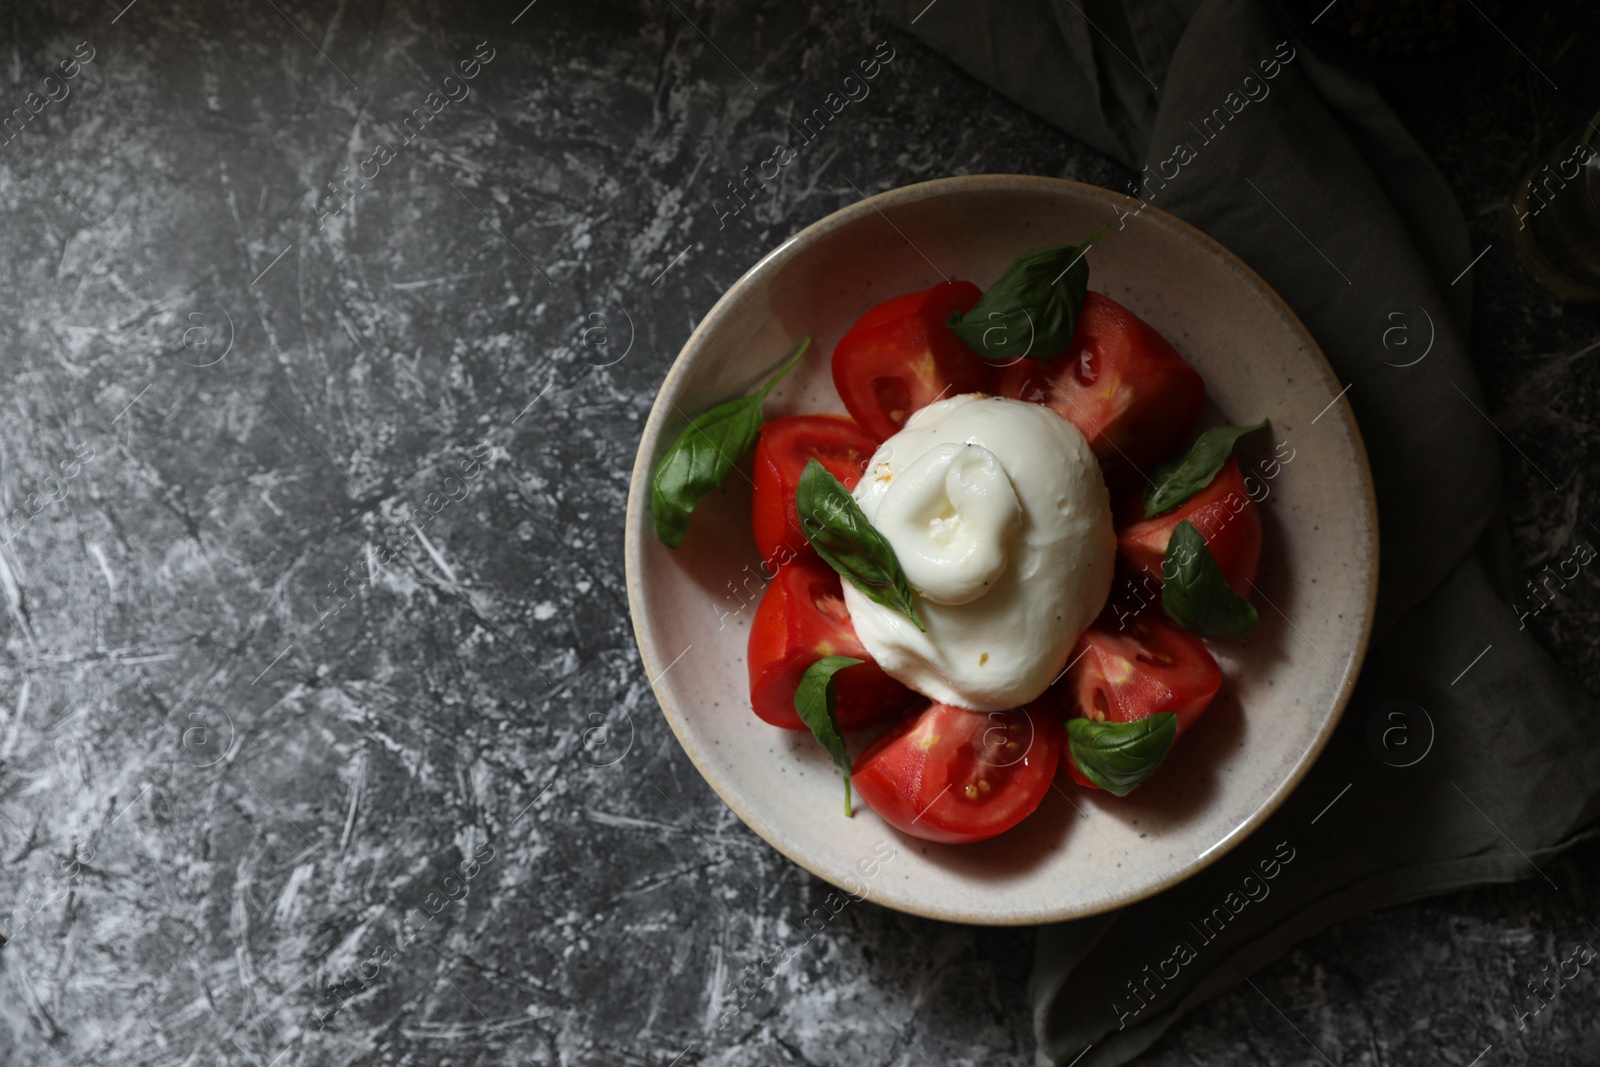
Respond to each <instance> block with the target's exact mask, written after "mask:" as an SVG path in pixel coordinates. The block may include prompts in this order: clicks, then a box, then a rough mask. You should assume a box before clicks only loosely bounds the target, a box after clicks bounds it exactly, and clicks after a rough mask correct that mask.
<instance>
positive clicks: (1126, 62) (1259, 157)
mask: <svg viewBox="0 0 1600 1067" xmlns="http://www.w3.org/2000/svg"><path fill="white" fill-rule="evenodd" d="M883 6H884V7H885V9H886V10H887V13H888V14H889V15H890V17H891V19H892V20H894V21H895V22H897V23H898V24H899V25H901V26H903V27H907V28H909V29H910V30H911V32H913V33H914V34H916V35H918V36H919V37H921V38H922V39H923V40H924V41H925V42H926V43H928V44H929V45H930V46H932V47H933V48H935V49H936V50H938V51H940V52H942V53H944V54H945V55H947V56H949V57H950V58H951V59H952V60H954V61H955V62H956V63H957V64H959V65H960V66H962V67H963V68H965V69H966V70H967V71H969V72H970V73H972V74H973V75H974V76H976V77H978V78H980V79H982V80H983V81H985V82H987V83H989V84H990V85H993V86H994V87H995V88H996V89H998V90H999V91H1000V92H1002V93H1004V94H1005V95H1007V96H1009V97H1011V98H1012V99H1013V100H1016V101H1017V102H1018V103H1020V104H1022V105H1023V106H1025V107H1027V108H1029V109H1031V110H1033V111H1034V112H1036V113H1038V114H1039V115H1041V116H1042V117H1044V118H1045V119H1047V120H1049V121H1050V122H1052V123H1054V124H1056V125H1057V126H1059V127H1061V128H1062V129H1063V130H1066V131H1067V132H1069V133H1071V134H1072V135H1073V136H1075V137H1078V138H1080V139H1081V140H1083V141H1085V142H1087V143H1089V144H1090V145H1093V146H1094V147H1096V148H1098V149H1100V150H1101V151H1104V152H1106V153H1108V154H1110V155H1112V156H1114V157H1115V158H1117V159H1118V160H1120V161H1122V162H1123V163H1125V164H1127V165H1128V166H1129V167H1130V168H1132V169H1133V170H1134V171H1136V172H1137V173H1138V176H1139V179H1140V180H1139V183H1138V184H1137V185H1135V186H1134V187H1133V190H1132V191H1136V192H1137V193H1138V195H1140V196H1141V197H1143V198H1145V199H1147V200H1148V201H1149V202H1150V203H1152V204H1154V205H1155V206H1157V207H1160V208H1162V209H1164V210H1166V211H1169V212H1171V213H1173V214H1175V215H1177V216H1179V217H1181V218H1183V219H1185V220H1187V221H1188V222H1190V223H1192V224H1194V225H1195V226H1198V227H1199V228H1201V229H1203V230H1205V231H1206V232H1207V233H1209V234H1211V235H1212V236H1213V237H1215V238H1217V239H1218V240H1219V241H1221V242H1222V243H1223V244H1224V245H1226V246H1228V247H1229V248H1230V249H1232V250H1233V251H1234V252H1235V253H1236V254H1237V255H1239V256H1240V257H1241V258H1243V259H1244V261H1245V262H1247V263H1248V264H1250V266H1251V267H1253V268H1254V269H1255V270H1256V271H1257V272H1258V273H1260V274H1261V276H1262V277H1263V278H1265V279H1266V281H1267V282H1268V284H1270V285H1271V286H1272V287H1273V288H1274V289H1276V290H1277V291H1278V292H1279V293H1280V294H1281V295H1282V296H1283V297H1284V298H1285V299H1286V300H1287V301H1288V302H1289V304H1290V305H1291V306H1292V307H1293V308H1294V310H1295V311H1296V312H1297V313H1298V314H1299V316H1300V318H1301V319H1302V320H1303V321H1304V322H1305V323H1306V325H1307V326H1308V327H1309V328H1310V330H1311V332H1312V334H1313V335H1315V337H1316V338H1317V340H1318V343H1319V344H1320V345H1321V346H1322V348H1323V351H1324V352H1325V353H1326V354H1327V356H1328V359H1329V360H1330V361H1331V363H1332V364H1333V367H1334V369H1335V371H1336V372H1337V373H1338V375H1339V377H1340V379H1341V380H1342V381H1344V382H1348V383H1349V384H1350V390H1349V392H1348V394H1347V397H1348V400H1349V403H1350V404H1351V406H1352V407H1353V409H1354V410H1355V413H1356V417H1357V420H1358V422H1359V423H1360V426H1361V431H1362V435H1363V437H1364V438H1365V441H1366V445H1367V449H1368V452H1369V455H1370V459H1371V463H1372V470H1373V478H1374V481H1375V483H1376V487H1377V496H1378V509H1379V526H1380V529H1381V531H1382V533H1381V564H1382V565H1381V574H1382V577H1381V584H1380V593H1379V607H1378V619H1377V623H1376V628H1375V640H1374V643H1373V645H1372V648H1371V650H1370V652H1369V654H1368V657H1367V662H1366V664H1365V666H1364V668H1363V670H1362V674H1361V679H1360V682H1359V684H1358V686H1357V689H1356V692H1355V696H1354V698H1353V700H1352V701H1351V704H1350V706H1349V708H1348V710H1347V711H1346V714H1345V717H1344V721H1343V722H1342V723H1341V725H1340V727H1339V728H1338V730H1337V732H1336V734H1335V737H1334V739H1333V741H1332V742H1331V743H1330V744H1329V746H1328V748H1327V749H1326V750H1325V751H1324V753H1323V754H1322V756H1321V757H1320V758H1319V760H1318V762H1317V764H1316V765H1315V767H1314V768H1313V769H1312V771H1311V773H1310V774H1309V775H1308V776H1307V777H1306V779H1305V780H1304V782H1303V783H1302V784H1301V785H1300V787H1299V788H1298V789H1297V790H1296V791H1295V793H1294V794H1293V795H1292V796H1291V797H1290V798H1289V800H1288V801H1287V802H1286V803H1285V804H1284V805H1283V807H1282V808H1281V809H1280V810H1279V811H1278V812H1276V813H1275V814H1274V815H1273V816H1272V817H1271V819H1269V820H1268V821H1267V822H1266V823H1265V824H1264V825H1263V826H1262V827H1261V828H1260V829H1259V830H1257V831H1256V833H1254V834H1253V835H1251V837H1250V838H1248V839H1246V840H1245V841H1243V842H1241V843H1239V844H1238V845H1237V846H1236V847H1234V848H1233V849H1232V851H1230V852H1229V853H1228V854H1227V855H1226V856H1224V857H1223V858H1222V859H1220V860H1218V861H1217V862H1216V863H1215V864H1213V865H1212V866H1211V867H1209V868H1207V869H1206V870H1205V871H1203V872H1202V873H1200V874H1198V875H1196V876H1195V877H1193V878H1191V879H1189V880H1188V881H1186V882H1184V883H1183V884H1181V885H1179V886H1176V887H1174V888H1173V889H1170V890H1168V891H1166V892H1164V893H1161V894H1159V895H1158V896H1155V897H1153V898H1151V899H1149V900H1146V901H1143V902H1141V903H1139V904H1135V905H1132V906H1130V907H1128V908H1125V909H1123V910H1121V911H1119V912H1116V913H1112V914H1109V915H1104V916H1098V917H1096V918H1093V919H1088V920H1082V921H1079V922H1071V923H1063V924H1059V925H1055V926H1048V927H1043V928H1041V929H1040V931H1039V938H1038V953H1037V960H1036V964H1035V971H1034V976H1033V982H1032V992H1033V999H1034V1022H1035V1029H1036V1032H1037V1037H1038V1049H1039V1051H1038V1058H1039V1062H1040V1063H1042V1064H1051V1063H1058V1064H1059V1063H1069V1062H1073V1061H1074V1060H1075V1059H1076V1058H1077V1057H1079V1056H1080V1055H1081V1056H1082V1057H1083V1058H1082V1059H1081V1060H1077V1062H1078V1063H1079V1067H1105V1065H1114V1064H1121V1063H1125V1062H1127V1061H1128V1060H1129V1059H1131V1058H1132V1057H1134V1056H1135V1055H1137V1054H1138V1053H1139V1052H1140V1051H1142V1050H1143V1049H1145V1048H1147V1047H1149V1045H1150V1044H1151V1043H1152V1042H1153V1041H1155V1040H1156V1038H1157V1037H1158V1036H1159V1035H1160V1034H1161V1033H1162V1032H1164V1031H1165V1030H1166V1029H1167V1028H1168V1027H1169V1026H1171V1025H1172V1023H1173V1022H1174V1020H1176V1019H1177V1018H1178V1017H1179V1016H1181V1015H1182V1014H1183V1013H1184V1012H1186V1011H1188V1010H1189V1009H1191V1008H1193V1007H1194V1006H1196V1005H1197V1004H1200V1003H1202V1002H1204V1001H1205V1000H1206V999H1207V998H1209V997H1212V996H1214V995H1216V994H1217V993H1219V992H1222V991H1223V990H1226V989H1228V988H1229V987H1230V986H1233V985H1235V984H1237V983H1238V982H1240V981H1241V980H1243V979H1245V978H1247V977H1248V976H1249V975H1250V974H1251V973H1252V972H1254V971H1255V970H1257V969H1259V968H1261V967H1262V966H1264V965H1265V964H1267V963H1268V962H1270V961H1271V960H1273V959H1275V958H1277V957H1278V956H1281V955H1282V954H1283V953H1284V952H1286V951H1287V950H1288V949H1289V948H1290V946H1292V945H1293V944H1294V943H1295V942H1296V941H1297V940H1299V939H1301V938H1304V937H1307V936H1309V935H1311V934H1313V933H1316V932H1317V931H1319V930H1322V929H1324V928H1326V927H1327V926H1329V925H1330V924H1332V923H1334V922H1337V921H1338V920H1340V919H1342V918H1344V917H1346V916H1350V915H1355V914H1358V913H1360V912H1363V911H1367V910H1369V909H1372V908H1377V907H1382V906H1385V905H1389V904H1395V903H1399V902H1402V901H1407V900H1414V899H1417V898H1419V897H1423V896H1427V895H1430V894H1434V893H1440V892H1444V891H1446V890H1450V889H1454V888H1458V887H1462V886H1467V885H1472V884H1474V883H1482V882H1502V881H1511V880H1514V879H1519V878H1526V877H1534V878H1539V877H1541V874H1540V873H1539V866H1540V864H1541V861H1542V860H1543V859H1545V858H1547V857H1549V856H1550V855H1552V854H1553V853H1555V852H1556V851H1559V850H1560V849H1562V848H1564V847H1566V846H1568V845H1570V844H1572V843H1573V842H1574V841H1576V840H1578V839H1579V838H1580V837H1581V836H1583V835H1584V833H1585V828H1586V827H1587V826H1588V825H1589V824H1591V823H1593V822H1594V821H1595V820H1596V818H1597V817H1600V715H1597V714H1596V711H1597V709H1596V706H1595V704H1594V702H1593V701H1591V700H1590V699H1589V698H1588V697H1586V696H1585V694H1584V693H1583V692H1581V691H1580V690H1579V689H1578V688H1577V687H1575V686H1574V685H1573V684H1572V683H1571V682H1570V681H1569V680H1568V679H1567V678H1566V677H1565V676H1564V675H1563V673H1562V672H1561V671H1560V669H1559V668H1558V667H1557V665H1556V664H1555V663H1554V662H1553V661H1552V660H1551V659H1550V658H1549V656H1548V655H1546V654H1545V652H1544V651H1543V650H1542V649H1541V648H1540V647H1539V646H1538V645H1537V643H1536V642H1535V641H1534V640H1533V639H1532V638H1531V636H1530V633H1529V631H1527V630H1526V629H1523V622H1522V620H1521V619H1520V618H1519V615H1518V613H1517V611H1516V609H1514V608H1513V607H1512V606H1511V600H1512V589H1511V584H1512V583H1511V576H1512V574H1513V569H1514V566H1513V562H1512V559H1511V554H1510V552H1509V546H1508V544H1507V543H1506V539H1505V537H1504V534H1503V527H1502V524H1501V523H1499V522H1498V521H1496V510H1497V507H1498V499H1499V477H1498V470H1499V463H1500V460H1499V455H1498V452H1497V442H1496V439H1495V430H1494V428H1493V426H1492V425H1491V424H1490V422H1489V421H1488V417H1487V415H1485V414H1484V409H1485V405H1484V403H1483V401H1482V399H1481V396H1480V393H1479V390H1478V386H1477V383H1476V380H1475V376H1474V374H1473V370H1472V365H1471V361H1470V358H1469V355H1468V351H1469V350H1468V327H1469V322H1470V319H1469V313H1468V288H1467V287H1468V286H1469V285H1470V277H1469V278H1468V279H1463V280H1462V281H1461V282H1460V283H1459V284H1456V285H1454V286H1452V285H1450V284H1448V283H1449V281H1450V279H1452V278H1454V277H1456V275H1457V274H1458V273H1459V272H1460V271H1461V270H1462V268H1463V267H1464V266H1466V264H1467V263H1468V262H1469V261H1470V260H1471V252H1470V250H1469V248H1468V246H1467V241H1466V228H1465V225H1464V223H1463V221H1462V218H1461V213H1460V209H1459V207H1458V206H1457V204H1456V201H1455V198H1454V197H1453V196H1452V194H1451V192H1450V189H1449V187H1448V186H1447V185H1446V184H1445V182H1444V179H1443V177H1442V175H1440V173H1439V172H1438V170H1437V169H1436V168H1435V167H1434V166H1433V164H1432V163H1431V161H1430V160H1429V159H1428V158H1427V157H1426V155H1424V153H1423V152H1422V151H1421V149H1420V148H1419V147H1418V146H1417V145H1416V143H1415V142H1414V141H1413V140H1412V138H1411V137H1410V136H1409V135H1408V134H1407V133H1406V131H1405V129H1404V127H1403V126H1402V125H1401V123H1400V122H1399V120H1398V119H1397V118H1396V117H1395V115H1394V114H1393V112H1392V111H1391V110H1390V109H1389V108H1388V106H1387V105H1386V104H1385V103H1384V102H1383V100H1382V98H1381V97H1380V96H1379V94H1378V93H1377V92H1376V90H1375V89H1373V87H1372V86H1370V85H1369V84H1366V83H1364V82H1362V81H1360V80H1358V79H1355V78H1353V77H1351V76H1350V75H1348V74H1346V73H1344V72H1342V71H1340V70H1338V69H1336V68H1333V67H1331V66H1329V65H1327V64H1325V63H1321V62H1319V61H1318V60H1317V59H1316V58H1315V57H1313V56H1311V55H1310V54H1309V53H1307V52H1305V51H1304V50H1296V48H1295V46H1294V45H1293V43H1292V42H1291V41H1289V40H1288V35H1287V34H1286V33H1285V32H1284V31H1283V30H1282V29H1280V28H1279V27H1278V26H1276V25H1275V23H1274V20H1273V18H1272V17H1271V15H1270V14H1269V12H1267V11H1266V10H1265V9H1264V7H1263V6H1262V4H1261V2H1260V0H1128V3H1127V4H1126V5H1123V4H1119V3H1116V2H1114V0H1081V2H1074V0H1007V2H1006V3H1004V4H998V3H997V4H979V3H971V2H962V0H943V2H936V3H934V4H933V5H931V6H930V5H928V3H927V0H904V2H902V0H884V4H883ZM1146 167H1148V168H1150V169H1149V170H1146V169H1145V168H1146ZM1174 171H1176V175H1175V176H1174ZM1151 174H1156V175H1158V176H1161V175H1165V176H1166V177H1164V178H1163V180H1162V181H1160V182H1157V181H1154V180H1151V181H1148V182H1146V181H1145V180H1144V179H1145V178H1146V177H1147V176H1148V175H1151ZM1137 208H1138V203H1137V202H1136V201H1135V200H1133V199H1132V198H1131V196H1130V200H1129V210H1136V209H1137ZM1068 236H1070V235H1068ZM1418 308H1420V309H1423V310H1425V311H1426V312H1427V316H1426V318H1428V319H1431V324H1432V327H1433V329H1434V331H1435V332H1436V335H1435V337H1434V340H1433V345H1432V348H1431V349H1430V350H1428V352H1427V355H1426V357H1425V358H1423V359H1422V360H1421V362H1418V363H1415V364H1414V365H1411V366H1399V365H1398V364H1402V363H1406V362H1408V361H1409V360H1410V359H1412V358H1414V357H1413V356H1412V355H1411V354H1410V352H1417V353H1420V350H1421V349H1422V347H1423V343H1424V342H1425V341H1426V334H1427V326H1426V324H1425V321H1424V320H1423V318H1422V317H1420V316H1419V315H1418V313H1417V309H1418ZM1397 312H1398V313H1399V314H1400V316H1401V317H1400V318H1395V317H1394V313H1397ZM1395 323H1401V324H1405V325H1407V326H1408V328H1409V329H1410V330H1411V331H1413V336H1412V337H1411V338H1410V340H1411V341H1412V343H1413V344H1414V345H1415V347H1414V348H1413V349H1412V350H1409V352H1406V351H1405V350H1402V349H1400V348H1399V347H1398V341H1399V340H1401V339H1402V334H1403V332H1402V334H1394V335H1392V336H1391V340H1393V341H1395V342H1396V346H1395V347H1393V348H1390V349H1387V350H1386V349H1385V347H1384V346H1383V344H1381V343H1375V341H1376V340H1378V339H1381V338H1382V337H1383V331H1384V329H1385V328H1386V326H1387V325H1390V324H1395ZM1330 399H1332V398H1330ZM1550 473H1552V474H1557V476H1558V477H1560V476H1561V474H1560V473H1559V472H1550ZM1567 475H1568V476H1570V472H1567ZM1590 544H1592V542H1589V543H1587V544H1583V545H1580V544H1577V543H1575V544H1574V546H1573V552H1572V553H1571V554H1570V555H1569V556H1568V559H1569V560H1571V559H1574V558H1575V559H1576V561H1577V562H1576V563H1575V564H1574V565H1577V564H1581V563H1584V562H1587V559H1586V558H1585V556H1584V553H1585V552H1586V551H1587V552H1588V555H1589V556H1592V555H1593V552H1592V549H1591V548H1590V547H1589V545H1590ZM1564 562H1565V561H1564ZM1397 700H1403V701H1409V702H1411V703H1410V704H1409V705H1396V704H1391V703H1390V702H1391V701H1397ZM1418 706H1420V708H1421V709H1422V711H1421V712H1418V711H1417V710H1416V709H1417V707H1418ZM1246 713H1247V714H1248V709H1246ZM1430 736H1431V747H1430V741H1429V739H1430ZM1407 745H1409V746H1410V747H1409V748H1408V747H1407ZM1419 756H1420V757H1421V758H1420V759H1418V757H1419ZM1413 760H1415V761H1416V762H1413ZM1400 764H1409V765H1406V766H1400ZM1510 993H1511V991H1509V990H1508V1004H1509V1003H1512V1001H1511V999H1510ZM1507 1021H1508V1022H1509V1021H1511V1019H1510V1017H1509V1013H1508V1018H1507ZM1086 1048H1087V1049H1088V1052H1087V1054H1085V1049H1086Z"/></svg>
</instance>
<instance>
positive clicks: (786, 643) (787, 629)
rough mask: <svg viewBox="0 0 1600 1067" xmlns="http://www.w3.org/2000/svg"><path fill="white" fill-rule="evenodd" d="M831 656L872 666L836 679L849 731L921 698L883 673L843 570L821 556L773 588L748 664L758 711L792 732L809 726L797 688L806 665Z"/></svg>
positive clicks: (783, 574) (800, 563) (789, 567)
mask: <svg viewBox="0 0 1600 1067" xmlns="http://www.w3.org/2000/svg"><path fill="white" fill-rule="evenodd" d="M824 656H851V657H854V658H855V659H859V660H863V661H864V662H862V663H859V664H857V665H855V666H854V667H846V668H845V669H844V670H842V671H840V672H839V673H838V674H836V675H834V676H833V678H834V691H835V693H836V694H837V697H838V703H837V704H836V705H835V711H836V712H837V714H838V716H839V728H840V729H841V730H846V731H849V730H862V729H865V728H866V727H868V726H875V725H877V724H878V723H881V722H884V721H886V720H888V719H891V718H893V717H894V716H895V715H897V714H899V713H900V712H901V711H903V710H904V709H905V708H907V707H909V706H910V705H911V704H912V703H913V702H915V701H916V700H917V699H918V698H917V694H915V693H913V692H912V691H911V690H909V689H907V688H906V687H905V686H903V685H901V684H900V683H899V682H897V681H895V680H894V679H893V678H890V677H889V676H888V675H887V674H885V673H883V668H882V667H879V666H878V665H877V663H876V662H874V661H873V659H872V657H871V656H869V655H868V654H867V650H866V649H865V648H863V647H862V645H861V642H860V641H858V640H857V639H856V632H855V629H854V628H853V627H851V625H850V614H849V612H848V611H846V610H845V606H844V591H843V588H842V586H841V585H840V579H839V575H838V573H837V572H836V571H834V569H833V568H832V567H830V566H828V565H827V564H826V563H823V562H822V561H821V560H819V559H815V558H812V559H797V560H794V561H793V562H791V563H785V564H784V565H783V566H781V567H779V568H778V573H777V575H776V576H775V577H774V578H773V579H772V583H771V584H770V585H768V586H767V591H766V593H765V594H764V595H763V596H762V598H761V603H760V604H759V605H758V606H757V607H756V616H755V622H754V623H752V624H751V627H750V647H749V651H748V653H747V656H746V659H747V662H748V664H749V668H750V706H751V707H752V708H753V709H755V713H756V714H757V715H758V716H760V717H761V718H762V719H763V720H765V721H766V722H769V723H771V724H772V725H773V726H781V727H783V728H784V729H785V730H804V729H806V725H805V723H803V722H801V721H800V715H799V713H798V712H796V711H795V709H794V691H795V688H796V687H797V686H799V684H800V678H801V676H802V675H804V674H805V672H806V668H808V667H810V666H811V665H812V664H813V663H815V662H816V661H817V660H819V659H821V658H822V657H824Z"/></svg>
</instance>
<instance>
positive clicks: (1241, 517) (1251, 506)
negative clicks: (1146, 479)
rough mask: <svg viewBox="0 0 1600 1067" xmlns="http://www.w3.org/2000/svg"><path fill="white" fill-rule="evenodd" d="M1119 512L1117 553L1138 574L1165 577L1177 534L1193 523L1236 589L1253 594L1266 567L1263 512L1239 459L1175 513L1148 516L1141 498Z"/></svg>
mask: <svg viewBox="0 0 1600 1067" xmlns="http://www.w3.org/2000/svg"><path fill="white" fill-rule="evenodd" d="M1118 512H1119V513H1118V516H1117V517H1118V519H1119V522H1118V530H1117V552H1118V553H1119V554H1120V555H1121V556H1122V559H1123V561H1124V562H1125V563H1126V564H1127V565H1128V566H1129V567H1130V568H1132V569H1133V570H1136V571H1143V572H1144V573H1146V574H1148V575H1149V576H1150V577H1151V578H1153V579H1160V577H1161V565H1162V561H1163V560H1164V559H1165V558H1166V554H1167V542H1168V541H1170V540H1171V539H1172V531H1173V529H1174V528H1175V527H1176V526H1177V525H1178V523H1180V522H1183V521H1184V520H1188V521H1189V522H1191V523H1193V524H1194V528H1195V529H1196V530H1198V531H1199V532H1200V536H1201V537H1203V538H1205V541H1206V547H1207V548H1208V549H1210V550H1211V556H1212V558H1213V559H1215V560H1216V561H1217V568H1218V569H1219V570H1221V571H1222V577H1223V578H1224V579H1226V580H1227V582H1228V584H1229V585H1230V586H1232V587H1233V591H1234V592H1235V593H1238V594H1239V595H1240V596H1242V597H1246V598H1248V597H1249V596H1250V592H1251V583H1252V582H1254V581H1255V578H1256V571H1257V570H1258V569H1259V568H1260V566H1261V513H1260V512H1259V511H1258V510H1256V502H1255V501H1254V500H1253V499H1251V497H1250V491H1249V490H1248V489H1246V488H1245V484H1244V474H1243V473H1242V472H1241V471H1240V470H1239V462H1238V460H1236V459H1234V458H1233V457H1232V456H1229V457H1228V461H1227V462H1226V463H1224V464H1223V465H1222V469H1221V470H1219V471H1217V474H1216V477H1214V478H1212V479H1211V483H1210V484H1209V485H1207V486H1206V487H1205V488H1204V489H1202V490H1200V491H1199V492H1198V493H1196V494H1195V495H1194V496H1192V497H1190V498H1189V499H1188V500H1185V501H1184V502H1183V503H1182V504H1179V505H1178V506H1177V507H1176V508H1173V509H1172V510H1171V511H1168V512H1166V513H1164V514H1161V515H1157V516H1156V517H1155V518H1153V519H1146V518H1143V515H1144V503H1143V501H1141V500H1139V499H1137V497H1135V498H1132V499H1129V500H1127V501H1125V502H1124V503H1123V505H1122V506H1121V507H1120V508H1119V509H1118Z"/></svg>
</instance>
